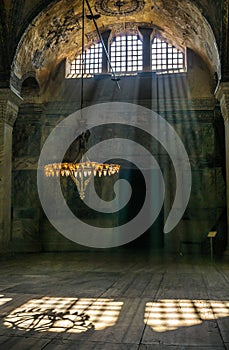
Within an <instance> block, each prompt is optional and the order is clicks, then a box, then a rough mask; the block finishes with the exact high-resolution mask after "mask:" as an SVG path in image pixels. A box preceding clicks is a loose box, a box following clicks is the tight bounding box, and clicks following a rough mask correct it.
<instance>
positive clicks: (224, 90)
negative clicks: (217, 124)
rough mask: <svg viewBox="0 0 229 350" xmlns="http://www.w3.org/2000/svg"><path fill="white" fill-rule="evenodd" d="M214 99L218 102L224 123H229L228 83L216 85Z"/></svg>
mask: <svg viewBox="0 0 229 350" xmlns="http://www.w3.org/2000/svg"><path fill="white" fill-rule="evenodd" d="M215 97H216V98H217V100H219V102H220V108H221V112H222V115H223V118H224V120H225V121H229V82H222V83H220V84H219V85H218V87H217V90H216V92H215Z"/></svg>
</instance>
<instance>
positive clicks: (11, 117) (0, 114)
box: [0, 88, 22, 126]
mask: <svg viewBox="0 0 229 350" xmlns="http://www.w3.org/2000/svg"><path fill="white" fill-rule="evenodd" d="M21 102H22V98H21V97H20V96H19V95H17V94H16V93H15V92H14V91H12V90H11V89H9V88H5V89H0V121H1V122H5V123H7V124H9V125H10V126H13V125H14V123H15V121H16V119H17V115H18V108H19V105H20V103H21Z"/></svg>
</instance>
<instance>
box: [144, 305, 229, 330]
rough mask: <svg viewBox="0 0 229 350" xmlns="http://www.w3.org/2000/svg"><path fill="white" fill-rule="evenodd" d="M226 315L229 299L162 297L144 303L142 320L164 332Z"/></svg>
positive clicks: (153, 328) (228, 309) (154, 328)
mask: <svg viewBox="0 0 229 350" xmlns="http://www.w3.org/2000/svg"><path fill="white" fill-rule="evenodd" d="M228 316H229V301H218V300H195V299H193V300H189V299H187V300H185V299H162V300H158V301H155V302H148V303H147V304H146V308H145V318H144V322H145V324H147V325H148V326H150V327H151V328H152V330H153V331H155V332H166V331H171V330H176V329H178V328H179V327H190V326H196V325H198V324H201V323H203V322H204V321H207V320H216V319H218V318H221V317H228Z"/></svg>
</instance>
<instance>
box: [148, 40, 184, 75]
mask: <svg viewBox="0 0 229 350" xmlns="http://www.w3.org/2000/svg"><path fill="white" fill-rule="evenodd" d="M184 70H185V62H184V53H183V52H182V51H181V50H178V49H177V48H176V47H175V46H173V45H170V44H168V43H167V42H165V41H162V40H160V39H159V38H154V40H153V43H152V71H162V72H168V73H170V72H183V71H184Z"/></svg>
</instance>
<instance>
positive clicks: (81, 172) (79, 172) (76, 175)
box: [44, 0, 120, 200]
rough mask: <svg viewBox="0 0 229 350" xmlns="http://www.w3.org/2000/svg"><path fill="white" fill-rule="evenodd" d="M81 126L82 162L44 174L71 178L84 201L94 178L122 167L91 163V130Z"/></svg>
mask: <svg viewBox="0 0 229 350" xmlns="http://www.w3.org/2000/svg"><path fill="white" fill-rule="evenodd" d="M85 1H86V4H87V6H88V10H89V12H90V19H92V20H93V22H94V25H95V28H96V30H97V33H98V36H99V38H100V40H101V43H102V46H103V49H104V51H105V54H106V57H107V59H108V63H109V64H110V60H109V56H108V53H107V50H106V47H105V44H104V42H103V39H102V36H101V33H100V32H99V29H98V26H97V24H96V18H97V17H96V15H93V13H92V9H91V7H90V4H89V2H88V0H85ZM84 19H85V8H84V0H82V55H81V59H82V62H81V69H82V73H81V118H82V108H83V86H84V84H83V79H84V70H85V61H84V59H85V57H84V22H85V20H84ZM113 75H114V77H113V78H114V79H113V80H115V81H116V84H117V86H118V87H119V85H118V81H117V78H116V77H115V74H113ZM79 123H80V126H81V128H82V126H84V129H83V130H82V134H81V138H80V149H79V154H78V156H77V157H76V158H77V159H78V158H79V156H80V158H79V159H80V161H79V162H77V161H73V162H61V163H50V164H47V165H45V166H44V172H45V175H46V176H47V177H54V176H56V177H61V176H62V177H70V178H71V179H72V180H73V182H74V183H75V185H76V187H77V190H78V192H79V196H80V198H81V199H82V200H83V199H84V198H85V191H86V188H87V186H88V184H89V182H90V180H91V179H92V177H95V176H99V177H102V176H111V175H115V174H117V173H118V172H119V169H120V165H119V164H108V163H98V162H95V161H90V160H89V159H88V157H87V156H86V155H85V152H86V150H87V146H86V144H87V141H88V137H89V135H90V131H89V130H85V129H86V124H85V120H83V119H81V120H80V121H79Z"/></svg>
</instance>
